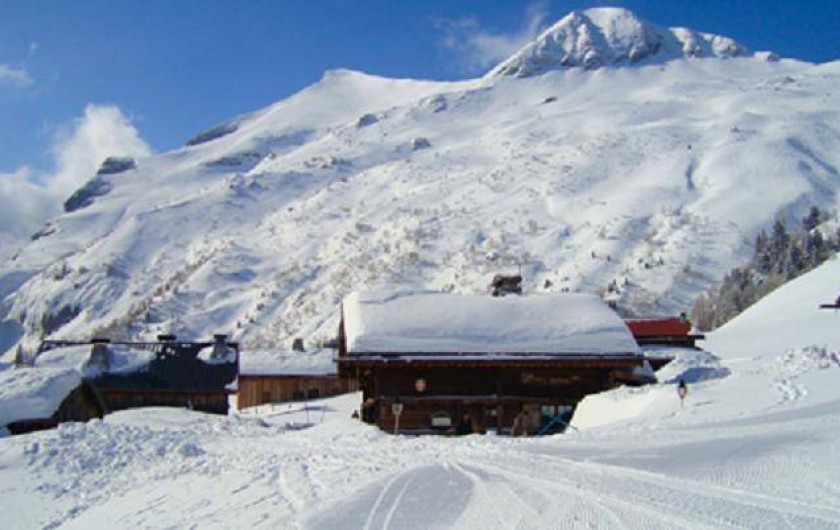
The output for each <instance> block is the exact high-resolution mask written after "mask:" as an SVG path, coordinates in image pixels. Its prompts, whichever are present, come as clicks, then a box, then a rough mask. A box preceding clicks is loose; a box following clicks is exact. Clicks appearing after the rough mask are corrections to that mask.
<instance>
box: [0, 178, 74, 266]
mask: <svg viewBox="0 0 840 530" xmlns="http://www.w3.org/2000/svg"><path fill="white" fill-rule="evenodd" d="M31 178H32V170H31V169H30V168H29V167H27V166H24V167H22V168H20V169H18V170H17V171H15V172H14V173H0V204H2V205H3V208H0V227H1V228H0V261H2V260H3V259H5V258H7V257H9V256H11V255H12V253H14V251H15V250H17V249H18V248H19V247H20V246H22V245H23V244H24V243H25V242H26V241H28V240H29V236H30V235H32V234H33V233H34V232H35V231H37V230H38V229H39V228H40V227H41V225H42V224H43V223H44V221H45V220H46V219H48V218H49V217H52V216H53V215H55V214H57V213H58V212H59V210H60V209H61V207H60V203H59V202H58V201H57V200H56V197H55V195H53V194H52V193H51V192H50V191H48V190H47V189H46V188H44V187H42V186H38V185H36V184H32V182H30V179H31Z"/></svg>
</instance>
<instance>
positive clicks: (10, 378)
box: [0, 368, 82, 426]
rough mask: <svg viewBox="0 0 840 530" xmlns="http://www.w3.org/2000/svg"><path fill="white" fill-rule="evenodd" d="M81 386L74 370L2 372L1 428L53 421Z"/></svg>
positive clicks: (45, 369) (33, 369)
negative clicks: (20, 423) (67, 400)
mask: <svg viewBox="0 0 840 530" xmlns="http://www.w3.org/2000/svg"><path fill="white" fill-rule="evenodd" d="M81 382H82V376H81V375H80V374H79V372H77V371H76V370H73V369H71V368H19V369H15V368H9V369H6V370H3V371H0V426H3V425H8V424H9V423H13V422H15V421H20V420H34V419H45V418H49V417H51V416H52V415H53V414H54V413H55V411H57V410H58V407H60V406H61V402H62V401H64V398H66V397H67V396H68V395H69V394H70V392H72V391H73V389H75V388H76V387H78V386H79V385H80V384H81Z"/></svg>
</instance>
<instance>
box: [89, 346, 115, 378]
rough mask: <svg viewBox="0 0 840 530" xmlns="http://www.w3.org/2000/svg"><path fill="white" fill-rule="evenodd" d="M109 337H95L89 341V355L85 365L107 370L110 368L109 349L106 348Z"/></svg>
mask: <svg viewBox="0 0 840 530" xmlns="http://www.w3.org/2000/svg"><path fill="white" fill-rule="evenodd" d="M110 342H111V341H110V340H109V339H103V338H96V339H93V340H92V341H91V344H92V345H91V348H90V357H89V358H88V362H87V366H93V367H95V368H98V369H100V370H102V371H103V372H107V371H108V370H109V369H110V368H111V351H110V349H109V348H108V344H109V343H110Z"/></svg>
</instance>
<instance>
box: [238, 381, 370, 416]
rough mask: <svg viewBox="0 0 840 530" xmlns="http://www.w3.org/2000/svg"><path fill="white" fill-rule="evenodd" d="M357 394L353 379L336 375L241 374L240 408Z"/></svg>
mask: <svg viewBox="0 0 840 530" xmlns="http://www.w3.org/2000/svg"><path fill="white" fill-rule="evenodd" d="M357 390H358V384H357V383H356V381H355V380H354V379H348V378H343V377H338V376H337V375H329V374H324V375H318V374H310V375H296V374H248V375H242V374H240V376H239V389H238V391H237V395H236V399H237V408H239V409H243V408H247V407H255V406H257V405H263V404H266V403H283V402H287V401H302V400H306V399H318V398H324V397H331V396H337V395H339V394H345V393H347V392H355V391H357Z"/></svg>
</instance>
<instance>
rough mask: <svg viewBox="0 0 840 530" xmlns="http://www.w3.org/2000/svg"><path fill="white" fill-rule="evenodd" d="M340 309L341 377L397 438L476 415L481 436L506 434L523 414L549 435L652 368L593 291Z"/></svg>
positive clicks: (419, 298)
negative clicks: (587, 403) (591, 400)
mask: <svg viewBox="0 0 840 530" xmlns="http://www.w3.org/2000/svg"><path fill="white" fill-rule="evenodd" d="M341 309H342V314H341V321H340V325H339V355H338V367H339V374H340V375H342V376H345V377H354V378H357V379H358V381H359V384H360V387H361V390H362V392H363V395H362V402H361V403H360V406H361V408H362V411H363V412H362V418H363V420H364V421H367V422H369V423H373V424H376V425H378V426H379V427H380V428H381V429H383V430H387V431H394V430H398V431H399V432H407V433H435V432H438V433H449V432H452V430H453V429H454V428H455V426H456V425H457V424H458V423H459V422H461V420H462V419H464V418H465V416H468V417H469V420H470V422H469V423H470V425H471V428H472V430H473V431H475V432H487V431H495V432H499V433H507V432H510V431H511V429H512V427H513V423H514V419H515V418H517V416H519V417H520V418H523V417H524V418H526V419H525V421H526V423H527V429H526V430H527V431H528V432H530V433H539V432H549V431H550V430H551V428H552V427H553V426H556V425H562V423H563V422H564V421H567V420H568V419H569V417H570V416H571V413H572V411H573V410H574V407H575V405H576V404H577V403H578V402H579V401H580V400H581V399H582V398H583V397H584V396H585V395H587V394H591V393H596V392H600V391H603V390H606V389H609V388H612V387H614V386H616V385H618V384H620V382H621V381H622V380H627V379H628V378H632V377H633V375H634V374H636V373H638V372H640V371H641V370H642V369H643V367H644V366H645V359H644V357H643V355H642V354H641V352H640V350H639V347H638V345H637V344H636V342H635V340H634V339H633V336H632V334H631V333H630V331H629V329H628V328H627V326H626V325H625V324H624V322H623V321H622V320H621V319H620V318H619V317H618V316H617V315H616V314H615V313H614V312H613V310H612V309H610V308H609V307H608V306H607V305H606V304H604V303H603V301H601V299H600V298H598V297H596V296H594V295H587V294H572V293H554V294H544V295H533V296H506V297H491V296H481V295H457V294H447V293H433V292H387V291H382V292H370V293H353V294H351V295H350V296H348V297H347V298H345V299H344V301H343V303H342V308H341ZM395 412H396V413H397V414H395ZM523 412H527V414H524V415H523V414H522V413H523Z"/></svg>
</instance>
